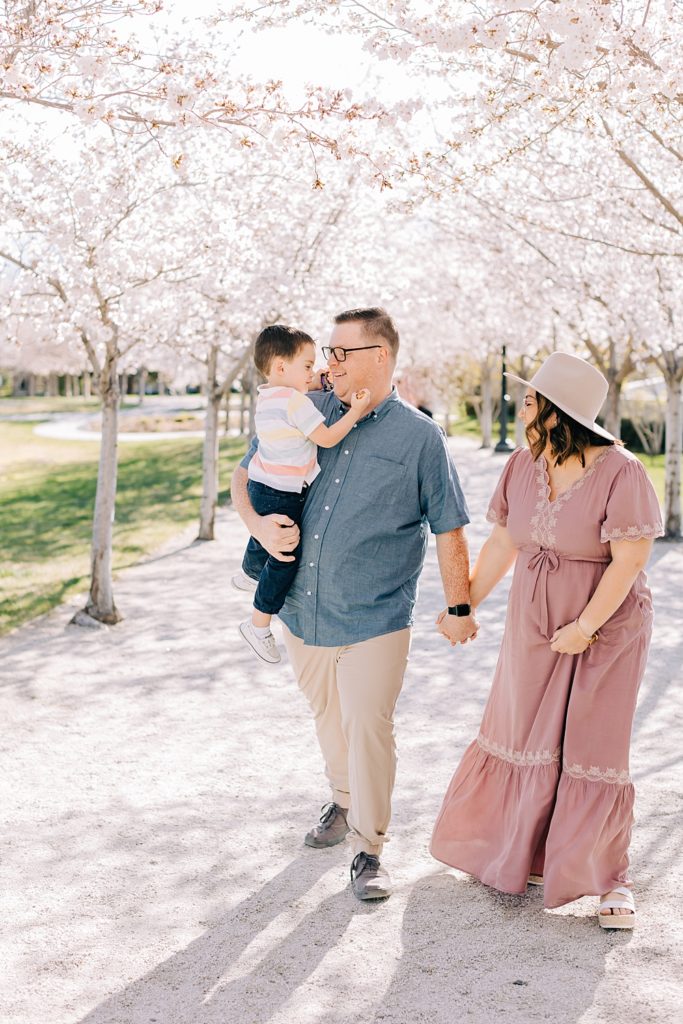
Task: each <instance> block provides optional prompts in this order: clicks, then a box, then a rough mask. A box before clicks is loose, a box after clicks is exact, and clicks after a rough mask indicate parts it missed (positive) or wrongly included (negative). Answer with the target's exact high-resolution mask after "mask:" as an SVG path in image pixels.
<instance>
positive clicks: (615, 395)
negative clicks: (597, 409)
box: [603, 376, 621, 437]
mask: <svg viewBox="0 0 683 1024" xmlns="http://www.w3.org/2000/svg"><path fill="white" fill-rule="evenodd" d="M603 417H604V420H605V429H606V430H609V432H610V434H614V436H615V437H621V381H620V380H615V379H614V378H613V377H612V376H610V377H609V390H608V392H607V399H606V400H605V406H604V412H603Z"/></svg>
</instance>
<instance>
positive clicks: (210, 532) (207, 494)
mask: <svg viewBox="0 0 683 1024" xmlns="http://www.w3.org/2000/svg"><path fill="white" fill-rule="evenodd" d="M217 364H218V345H213V346H212V347H211V351H210V352H209V363H208V368H207V374H206V393H207V396H208V397H207V403H206V425H205V427H204V451H203V455H202V477H203V480H202V500H201V504H200V507H199V534H198V539H199V540H213V539H214V523H215V519H216V503H217V502H218V416H219V413H220V408H221V402H222V401H223V390H222V388H219V387H218V385H217V381H216V367H217Z"/></svg>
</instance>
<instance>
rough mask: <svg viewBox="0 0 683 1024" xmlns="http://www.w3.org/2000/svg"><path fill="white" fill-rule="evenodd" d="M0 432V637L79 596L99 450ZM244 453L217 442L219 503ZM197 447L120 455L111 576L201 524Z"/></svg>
mask: <svg viewBox="0 0 683 1024" xmlns="http://www.w3.org/2000/svg"><path fill="white" fill-rule="evenodd" d="M33 426H34V424H33V423H30V422H21V423H16V422H0V634H2V633H5V632H7V631H8V630H9V629H12V628H14V627H15V626H17V625H19V624H20V623H22V622H26V621H27V620H28V619H31V618H33V617H34V616H36V615H40V614H42V613H43V612H45V611H48V610H49V609H50V608H52V607H54V606H55V605H56V604H59V603H60V602H61V601H63V600H64V599H65V598H67V597H69V596H70V595H71V594H73V593H74V592H76V591H78V590H84V589H87V586H88V577H89V571H90V534H91V522H92V511H93V505H94V500H95V487H96V483H97V459H98V454H99V444H97V442H80V441H57V440H52V439H48V438H42V437H36V435H35V434H34V433H33ZM244 449H245V442H244V441H243V440H241V439H235V438H227V439H223V440H221V460H220V488H221V490H220V498H219V500H220V502H221V503H222V502H224V501H225V500H226V498H227V496H228V494H229V479H230V475H231V473H232V469H233V467H234V465H235V463H236V462H237V460H238V459H239V458H240V457H241V455H242V453H243V452H244ZM201 457H202V456H201V440H199V439H186V440H177V441H153V442H140V443H139V444H121V445H120V446H119V476H118V498H117V504H116V521H115V525H114V569H115V570H119V569H123V568H125V567H126V566H129V565H132V564H134V563H135V562H136V561H138V560H139V559H140V558H141V557H142V556H143V555H145V554H148V553H149V552H151V551H153V550H155V549H156V548H158V547H160V546H161V545H162V544H164V543H165V542H166V541H168V540H170V539H171V538H172V537H173V535H174V534H176V533H178V532H179V531H181V530H182V529H183V528H184V527H185V526H187V525H188V524H189V523H192V522H193V521H195V520H197V521H198V518H199V499H200V496H201Z"/></svg>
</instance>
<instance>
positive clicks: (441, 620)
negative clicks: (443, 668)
mask: <svg viewBox="0 0 683 1024" xmlns="http://www.w3.org/2000/svg"><path fill="white" fill-rule="evenodd" d="M436 628H437V632H439V633H441V636H445V637H446V639H447V640H448V641H449V643H450V645H451V647H455V646H456V645H457V644H466V643H467V641H468V640H476V638H477V633H478V632H479V623H478V622H477V620H476V619H475V617H474V615H449V614H448V609H447V608H444V610H443V611H442V612H439V614H438V616H437V618H436Z"/></svg>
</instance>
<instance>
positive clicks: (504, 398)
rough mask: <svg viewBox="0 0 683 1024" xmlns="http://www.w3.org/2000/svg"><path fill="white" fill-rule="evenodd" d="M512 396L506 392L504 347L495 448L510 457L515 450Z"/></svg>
mask: <svg viewBox="0 0 683 1024" xmlns="http://www.w3.org/2000/svg"><path fill="white" fill-rule="evenodd" d="M509 401H510V396H509V395H508V394H507V392H506V390H505V345H503V371H502V374H501V385H500V416H499V417H498V420H499V423H500V440H499V441H498V444H497V445H496V447H495V448H494V451H496V452H503V453H504V454H506V455H509V454H510V452H513V451H514V450H515V445H514V442H513V441H510V440H509V438H508V402H509Z"/></svg>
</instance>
